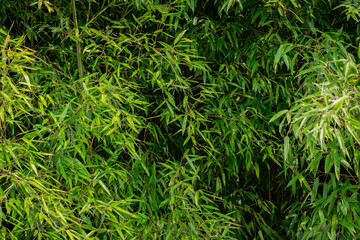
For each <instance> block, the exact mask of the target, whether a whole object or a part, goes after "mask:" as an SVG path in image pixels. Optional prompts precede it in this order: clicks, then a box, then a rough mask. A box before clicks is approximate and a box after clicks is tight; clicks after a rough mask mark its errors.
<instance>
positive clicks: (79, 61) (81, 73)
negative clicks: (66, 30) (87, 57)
mask: <svg viewBox="0 0 360 240" xmlns="http://www.w3.org/2000/svg"><path fill="white" fill-rule="evenodd" d="M71 1H72V8H73V18H74V27H75V36H76V37H77V38H80V35H79V26H78V22H77V16H76V6H75V0H71ZM76 56H77V64H78V69H79V75H80V77H82V76H83V75H84V73H83V69H82V63H81V46H80V41H79V40H76Z"/></svg>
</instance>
